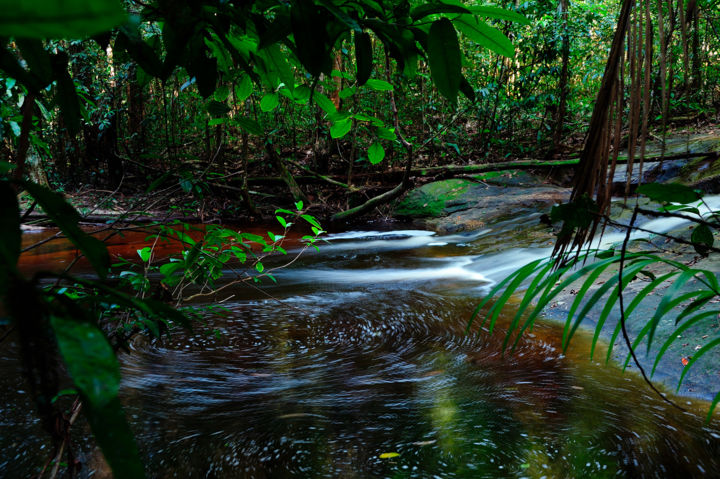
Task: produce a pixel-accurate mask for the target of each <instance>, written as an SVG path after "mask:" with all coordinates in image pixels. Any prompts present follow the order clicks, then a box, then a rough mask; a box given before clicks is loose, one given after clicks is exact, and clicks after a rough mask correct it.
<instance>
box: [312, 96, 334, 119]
mask: <svg viewBox="0 0 720 479" xmlns="http://www.w3.org/2000/svg"><path fill="white" fill-rule="evenodd" d="M312 97H313V100H314V101H315V104H316V105H317V106H319V107H320V109H321V110H322V111H324V112H325V113H327V114H328V115H331V114H333V113H337V108H335V104H334V103H333V102H332V101H330V98H328V97H327V96H325V95H324V94H322V93H320V92H319V91H316V92H313V94H312Z"/></svg>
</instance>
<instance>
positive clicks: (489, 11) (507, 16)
mask: <svg viewBox="0 0 720 479" xmlns="http://www.w3.org/2000/svg"><path fill="white" fill-rule="evenodd" d="M468 8H469V9H470V11H471V12H472V13H474V14H475V15H480V16H482V17H485V18H493V19H495V20H508V21H511V22H517V23H520V24H522V25H530V19H528V17H526V16H525V15H521V14H519V13H517V12H514V11H512V10H507V9H505V8H500V7H492V6H488V5H481V6H474V7H468Z"/></svg>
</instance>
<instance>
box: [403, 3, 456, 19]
mask: <svg viewBox="0 0 720 479" xmlns="http://www.w3.org/2000/svg"><path fill="white" fill-rule="evenodd" d="M438 13H470V10H468V9H467V8H465V7H463V6H460V5H449V4H446V3H443V2H431V3H426V4H424V5H420V6H417V7H415V8H413V9H412V10H410V18H412V19H413V21H417V20H420V19H421V18H425V17H427V16H428V15H435V14H438Z"/></svg>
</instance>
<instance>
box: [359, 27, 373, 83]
mask: <svg viewBox="0 0 720 479" xmlns="http://www.w3.org/2000/svg"><path fill="white" fill-rule="evenodd" d="M355 62H356V64H357V76H356V80H357V84H358V85H359V86H362V85H364V84H365V83H366V82H367V81H368V79H369V78H370V75H371V74H372V68H373V52H372V41H371V40H370V35H369V34H368V33H365V32H356V33H355Z"/></svg>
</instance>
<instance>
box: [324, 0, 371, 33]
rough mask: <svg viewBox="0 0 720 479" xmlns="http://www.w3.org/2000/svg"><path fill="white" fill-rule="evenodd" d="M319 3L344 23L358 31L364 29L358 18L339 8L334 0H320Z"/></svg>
mask: <svg viewBox="0 0 720 479" xmlns="http://www.w3.org/2000/svg"><path fill="white" fill-rule="evenodd" d="M318 3H319V4H320V5H322V6H323V7H325V8H327V9H328V11H329V12H330V13H332V14H333V15H335V17H337V19H338V20H340V21H341V22H342V23H344V24H345V25H346V26H348V27H350V28H351V29H353V30H354V31H356V32H360V31H362V30H361V28H360V24H358V22H357V20H355V19H354V18H352V17H351V16H350V15H348V14H347V13H345V12H344V11H343V10H342V9H341V8H339V7H338V6H337V5H335V2H334V1H332V0H318Z"/></svg>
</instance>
